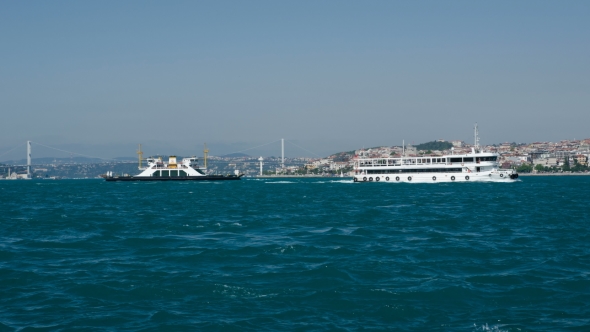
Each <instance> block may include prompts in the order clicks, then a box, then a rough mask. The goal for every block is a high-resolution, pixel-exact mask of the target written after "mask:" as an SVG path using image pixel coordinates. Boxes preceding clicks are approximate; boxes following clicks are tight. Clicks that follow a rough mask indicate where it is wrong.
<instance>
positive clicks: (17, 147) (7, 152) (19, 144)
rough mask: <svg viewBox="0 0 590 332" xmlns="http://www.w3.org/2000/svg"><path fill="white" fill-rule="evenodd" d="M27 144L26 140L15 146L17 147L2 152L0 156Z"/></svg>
mask: <svg viewBox="0 0 590 332" xmlns="http://www.w3.org/2000/svg"><path fill="white" fill-rule="evenodd" d="M25 144H26V142H25V143H21V144H19V145H17V146H15V147H13V148H12V149H10V150H8V151H6V152H4V153H3V154H0V157H2V156H3V155H5V154H8V153H10V152H12V151H13V150H14V149H16V148H20V147H21V146H23V145H25Z"/></svg>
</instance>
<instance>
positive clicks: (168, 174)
mask: <svg viewBox="0 0 590 332" xmlns="http://www.w3.org/2000/svg"><path fill="white" fill-rule="evenodd" d="M169 176H170V171H162V177H166V178H167V177H169Z"/></svg>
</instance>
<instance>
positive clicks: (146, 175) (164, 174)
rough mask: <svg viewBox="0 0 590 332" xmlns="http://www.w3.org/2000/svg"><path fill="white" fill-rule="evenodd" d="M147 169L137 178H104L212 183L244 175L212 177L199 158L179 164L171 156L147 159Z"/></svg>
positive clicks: (125, 176)
mask: <svg viewBox="0 0 590 332" xmlns="http://www.w3.org/2000/svg"><path fill="white" fill-rule="evenodd" d="M146 161H147V167H145V168H140V170H143V171H142V172H141V173H140V174H138V175H135V176H129V175H123V176H115V175H113V174H112V172H108V173H107V174H106V175H105V176H104V178H105V180H107V181H175V180H176V181H186V180H193V181H195V180H196V181H198V180H201V181H207V180H208V181H212V180H216V181H218V180H239V179H240V178H241V177H242V175H243V174H239V172H238V171H236V174H235V175H212V174H206V173H205V172H204V170H202V169H200V168H199V165H198V158H197V157H190V158H183V159H182V161H181V162H177V160H176V156H170V157H169V158H168V161H167V162H165V161H164V160H162V158H161V157H158V158H152V157H150V158H147V159H146Z"/></svg>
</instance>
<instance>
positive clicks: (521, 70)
mask: <svg viewBox="0 0 590 332" xmlns="http://www.w3.org/2000/svg"><path fill="white" fill-rule="evenodd" d="M0 9H1V10H0V42H1V46H0V47H1V52H0V110H1V112H0V113H1V118H2V120H1V121H0V154H2V153H4V152H6V151H8V150H9V149H10V148H12V147H14V146H16V145H18V144H21V143H22V142H24V141H26V140H33V141H35V142H39V143H42V144H45V145H49V146H55V147H58V148H62V149H66V150H70V151H74V152H78V153H83V154H88V155H97V156H102V157H106V158H108V157H117V156H128V155H129V156H131V155H133V154H134V151H135V148H136V144H137V143H143V145H144V148H145V150H146V153H148V154H151V153H161V154H173V153H174V154H194V153H200V152H199V151H200V150H202V144H203V142H207V143H208V145H209V147H210V150H211V151H212V154H217V155H220V154H224V153H230V152H235V151H240V150H244V149H247V148H250V147H254V146H257V145H261V144H264V143H267V142H272V141H276V140H278V139H280V138H285V139H286V140H288V141H290V142H294V143H296V144H297V145H298V146H301V147H304V148H306V149H307V150H308V151H312V152H314V153H315V154H316V155H328V154H330V153H333V152H338V151H343V150H352V149H356V148H360V147H363V146H365V147H368V146H376V145H397V144H401V141H402V140H403V139H405V140H406V142H415V143H421V142H426V141H431V140H434V139H439V138H443V139H449V140H454V139H462V140H466V141H472V127H473V124H474V123H475V122H478V123H479V126H480V132H481V140H482V143H497V142H503V141H510V142H512V141H516V142H532V141H556V140H561V139H573V138H587V137H590V132H589V130H588V123H589V121H588V120H590V110H589V105H590V75H589V74H590V65H589V61H588V59H590V40H589V36H590V20H588V17H590V2H588V1H567V2H557V1H553V2H548V1H518V2H513V1H493V2H481V1H480V2H474V1H450V2H442V1H370V2H367V1H362V2H361V1H297V2H295V1H292V2H287V1H252V2H248V1H216V2H213V1H211V2H204V1H201V2H197V1H186V2H184V1H173V2H163V1H161V2H149V1H123V2H121V1H96V2H83V1H54V2H41V1H38V2H16V1H2V2H0ZM279 146H280V145H279V144H278V143H277V144H273V145H269V146H266V147H264V148H261V149H254V150H249V151H247V153H251V154H253V155H259V154H261V155H265V156H268V155H278V154H279V153H280V150H279ZM286 146H287V152H286V154H287V156H303V155H306V156H313V155H311V154H310V153H309V152H306V151H303V150H302V149H298V148H296V147H295V146H294V145H291V146H290V145H289V144H286ZM16 151H20V150H18V149H17V150H16ZM23 151H24V150H23ZM35 151H36V152H38V154H37V155H38V156H42V155H44V154H46V155H51V156H53V155H56V153H54V152H55V151H53V152H52V151H46V150H44V149H43V148H41V147H39V148H36V149H35ZM14 154H16V155H14ZM19 154H23V155H24V152H11V153H9V154H6V155H4V156H3V157H0V160H6V159H15V158H19V157H20V155H19Z"/></svg>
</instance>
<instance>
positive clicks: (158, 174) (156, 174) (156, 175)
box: [152, 171, 160, 178]
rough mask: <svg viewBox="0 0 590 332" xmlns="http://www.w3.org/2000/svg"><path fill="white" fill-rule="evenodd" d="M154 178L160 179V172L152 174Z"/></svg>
mask: <svg viewBox="0 0 590 332" xmlns="http://www.w3.org/2000/svg"><path fill="white" fill-rule="evenodd" d="M152 176H155V177H157V178H159V177H160V171H155V172H154V174H152Z"/></svg>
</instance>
